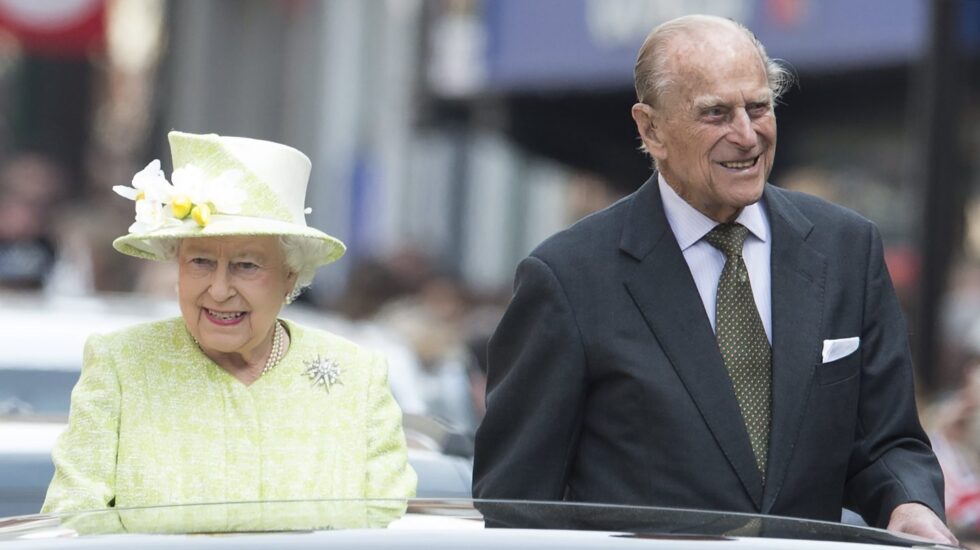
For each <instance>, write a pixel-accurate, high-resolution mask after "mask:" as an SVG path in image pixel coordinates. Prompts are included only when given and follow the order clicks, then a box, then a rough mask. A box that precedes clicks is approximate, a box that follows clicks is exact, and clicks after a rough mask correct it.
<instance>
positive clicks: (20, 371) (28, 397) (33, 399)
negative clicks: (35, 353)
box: [0, 368, 78, 420]
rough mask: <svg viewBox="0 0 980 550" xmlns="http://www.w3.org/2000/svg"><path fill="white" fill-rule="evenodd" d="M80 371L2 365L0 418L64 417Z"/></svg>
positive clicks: (65, 417)
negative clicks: (5, 366) (6, 366)
mask: <svg viewBox="0 0 980 550" xmlns="http://www.w3.org/2000/svg"><path fill="white" fill-rule="evenodd" d="M77 381H78V371H77V370H38V369H28V368H0V418H4V417H18V419H24V418H43V419H51V420H64V419H67V418H68V406H69V402H70V398H71V389H72V387H74V385H75V382H77Z"/></svg>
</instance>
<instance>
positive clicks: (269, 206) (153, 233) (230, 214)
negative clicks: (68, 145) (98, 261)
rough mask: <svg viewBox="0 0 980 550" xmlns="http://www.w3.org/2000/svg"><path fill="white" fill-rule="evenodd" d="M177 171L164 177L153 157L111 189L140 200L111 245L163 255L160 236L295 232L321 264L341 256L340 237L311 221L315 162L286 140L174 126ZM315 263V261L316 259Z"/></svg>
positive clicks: (125, 250)
mask: <svg viewBox="0 0 980 550" xmlns="http://www.w3.org/2000/svg"><path fill="white" fill-rule="evenodd" d="M169 138H170V151H171V154H172V155H173V161H174V172H173V174H172V176H171V180H172V182H170V181H167V179H166V177H165V176H164V174H163V171H162V170H161V169H160V161H159V160H154V161H153V162H151V163H150V164H149V165H148V166H147V167H146V168H144V169H143V170H142V171H141V172H139V173H138V174H136V175H135V176H134V177H133V186H132V187H125V186H121V185H117V186H115V187H113V190H114V191H116V192H117V193H119V194H120V195H122V196H124V197H126V198H128V199H131V200H133V201H135V203H136V223H134V224H133V225H131V226H130V227H129V234H128V235H123V236H122V237H119V238H118V239H116V240H115V241H113V243H112V246H113V247H114V248H115V249H116V250H118V251H119V252H122V253H123V254H128V255H130V256H136V257H138V258H146V259H150V260H165V259H167V258H164V257H162V256H161V253H160V251H161V250H162V248H161V246H159V243H160V242H161V241H163V240H173V239H187V238H198V237H222V236H229V235H290V236H293V237H303V238H305V239H308V242H309V244H311V245H312V246H310V247H309V248H310V249H311V250H315V251H316V252H315V254H314V257H315V258H308V259H309V260H311V263H315V264H316V265H324V264H328V263H330V262H333V261H334V260H336V259H338V258H340V257H341V256H343V254H344V251H345V250H346V247H345V246H344V243H342V242H340V241H339V240H338V239H336V238H334V237H331V236H330V235H327V234H326V233H323V232H322V231H319V230H317V229H314V228H312V227H309V226H307V225H306V217H305V215H306V214H308V213H310V209H308V208H305V206H304V200H305V199H306V186H307V183H308V182H309V179H310V169H311V167H312V164H311V163H310V159H309V158H308V157H307V156H306V155H304V154H303V153H301V152H300V151H298V150H296V149H293V148H292V147H289V146H287V145H282V144H280V143H274V142H271V141H262V140H257V139H249V138H240V137H225V136H219V135H217V134H207V135H198V134H187V133H184V132H170V134H169ZM313 259H315V260H316V261H315V262H313V261H312V260H313Z"/></svg>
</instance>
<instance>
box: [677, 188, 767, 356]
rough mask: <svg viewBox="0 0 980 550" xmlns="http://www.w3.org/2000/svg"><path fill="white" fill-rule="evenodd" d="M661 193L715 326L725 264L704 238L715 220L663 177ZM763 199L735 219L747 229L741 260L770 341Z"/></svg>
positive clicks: (706, 310) (718, 252) (722, 257)
mask: <svg viewBox="0 0 980 550" xmlns="http://www.w3.org/2000/svg"><path fill="white" fill-rule="evenodd" d="M658 180H659V183H660V196H661V197H663V203H664V212H665V213H666V214H667V222H668V223H669V224H670V229H671V230H672V231H673V232H674V237H675V238H676V239H677V244H678V245H680V247H681V252H682V253H683V254H684V260H685V261H687V266H688V267H689V268H690V269H691V275H693V276H694V284H695V285H697V287H698V293H699V294H700V295H701V302H702V303H704V311H705V313H707V314H708V320H709V321H711V329H712V330H714V329H715V300H716V298H717V294H718V279H719V278H720V277H721V271H722V269H724V267H725V254H724V253H722V251H721V250H718V249H717V248H715V247H714V246H712V245H711V244H710V243H708V241H706V240H704V239H703V237H704V236H705V235H707V234H708V232H709V231H711V230H712V229H714V227H715V226H716V225H718V222H716V221H714V220H712V219H711V218H709V217H707V216H705V215H704V214H702V213H701V212H699V211H698V210H696V209H695V208H694V207H693V206H691V205H690V204H688V203H687V202H686V201H685V200H684V199H682V198H681V197H680V196H678V194H677V193H676V192H674V190H673V189H672V188H671V187H670V186H669V185H667V182H666V181H665V180H664V177H663V176H659V177H658ZM761 203H762V201H759V202H757V203H755V204H751V205H749V206H746V207H745V208H744V209H742V212H741V213H740V214H739V215H738V218H736V219H735V221H736V222H738V223H740V224H742V225H744V226H745V227H746V228H748V230H749V234H748V236H746V237H745V245H744V247H743V248H742V259H743V261H744V262H745V267H746V268H747V269H748V271H749V283H750V284H751V285H752V296H753V298H755V306H756V308H758V310H759V317H761V318H762V325H763V326H764V327H765V329H766V336H767V337H768V338H769V343H770V344H772V299H771V297H772V292H771V288H772V285H771V272H770V263H769V257H770V253H771V252H772V239H771V238H770V237H771V235H770V231H769V218H768V217H767V216H766V211H765V209H764V208H762V204H761Z"/></svg>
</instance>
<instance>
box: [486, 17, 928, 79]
mask: <svg viewBox="0 0 980 550" xmlns="http://www.w3.org/2000/svg"><path fill="white" fill-rule="evenodd" d="M484 6H485V10H486V11H485V14H484V15H485V22H486V30H487V57H486V62H487V67H486V69H487V71H486V78H487V80H486V84H487V86H488V87H489V88H492V89H503V90H513V89H533V88H556V87H563V88H602V87H616V88H621V87H623V86H631V83H632V79H633V63H634V61H635V60H636V53H637V50H639V47H640V45H641V44H642V43H643V40H644V38H646V35H647V33H648V32H649V31H650V30H651V29H652V28H653V27H655V26H657V25H658V24H660V23H662V22H664V21H667V20H669V19H672V18H674V17H678V16H680V15H685V14H690V13H709V14H714V15H719V16H723V17H728V18H731V19H735V20H737V21H741V22H742V23H744V24H745V25H746V26H747V27H749V28H750V29H752V31H753V32H754V33H755V34H756V36H758V37H759V40H761V41H762V43H763V44H764V45H765V46H766V49H767V51H768V52H769V55H770V56H771V57H774V58H779V59H783V60H785V61H787V62H789V64H790V65H792V66H793V67H795V68H796V69H797V70H821V69H836V68H847V67H854V66H868V65H871V66H878V65H887V64H894V63H902V62H906V61H909V60H911V59H914V58H915V57H917V56H918V55H920V54H921V52H922V51H923V47H924V45H925V41H926V37H927V34H928V27H929V7H928V1H927V0H485V4H484Z"/></svg>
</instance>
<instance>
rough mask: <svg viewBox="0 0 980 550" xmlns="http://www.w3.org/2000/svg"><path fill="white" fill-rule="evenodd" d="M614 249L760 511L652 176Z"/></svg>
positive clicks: (719, 370) (731, 409) (716, 358)
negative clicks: (622, 254)
mask: <svg viewBox="0 0 980 550" xmlns="http://www.w3.org/2000/svg"><path fill="white" fill-rule="evenodd" d="M620 248H621V249H622V250H623V251H624V252H625V253H627V254H629V255H630V256H632V259H633V260H635V261H632V260H631V262H630V263H631V268H630V269H627V273H628V274H627V276H626V280H625V285H626V288H627V290H628V291H629V293H630V295H631V296H632V298H633V301H634V302H635V303H636V306H637V307H638V308H639V310H640V312H641V313H642V314H643V318H644V319H645V320H646V322H647V324H648V325H649V327H650V329H651V330H652V331H653V333H654V335H655V337H656V339H657V341H658V342H659V343H660V346H661V348H662V349H663V350H664V353H666V355H667V357H668V358H669V359H670V362H671V364H672V365H673V367H674V369H675V370H676V371H677V375H678V376H679V377H680V379H681V381H682V382H683V384H684V387H685V388H686V389H687V392H688V393H689V394H690V395H691V398H692V399H693V400H694V402H695V404H696V405H697V407H698V410H699V411H700V413H701V416H702V417H703V418H704V421H705V423H706V424H707V426H708V428H709V429H710V430H711V433H712V434H713V435H714V438H715V440H716V441H717V442H718V445H719V446H720V447H721V449H722V451H723V452H724V454H725V456H726V457H727V458H728V461H729V463H731V465H732V468H733V469H734V470H735V472H736V474H737V475H738V477H739V479H740V480H741V482H742V485H743V486H744V487H745V490H746V492H747V493H748V494H749V495H750V497H751V498H752V500H753V502H754V503H755V505H756V507H757V508H761V505H762V477H761V475H760V474H759V471H758V468H757V466H756V462H755V457H754V455H753V454H752V448H751V446H750V445H749V438H748V434H747V432H746V430H745V424H744V423H743V421H742V416H741V413H740V412H739V409H738V403H737V401H736V400H735V394H734V392H733V390H732V383H731V379H730V378H729V376H728V372H727V371H726V370H725V366H724V363H723V362H722V358H721V353H720V352H719V351H718V344H717V341H716V340H715V335H714V332H712V330H711V324H710V323H709V322H708V318H707V316H706V315H705V313H704V308H703V307H701V297H700V295H699V294H698V290H697V287H696V286H695V284H694V279H693V278H692V277H691V273H690V268H689V267H688V265H687V262H686V261H685V260H684V256H683V254H682V253H681V251H680V248H679V247H678V245H677V241H676V239H675V238H674V235H673V232H671V230H670V225H669V223H668V222H667V218H666V215H665V214H664V210H663V203H662V201H661V199H660V191H659V189H658V187H657V179H656V175H654V177H652V178H651V179H650V180H649V181H647V183H645V184H644V185H643V187H641V188H640V190H639V191H637V193H636V195H635V196H634V197H633V204H632V205H631V207H630V213H629V215H628V217H627V220H626V224H625V226H624V230H623V237H622V240H621V243H620Z"/></svg>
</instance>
